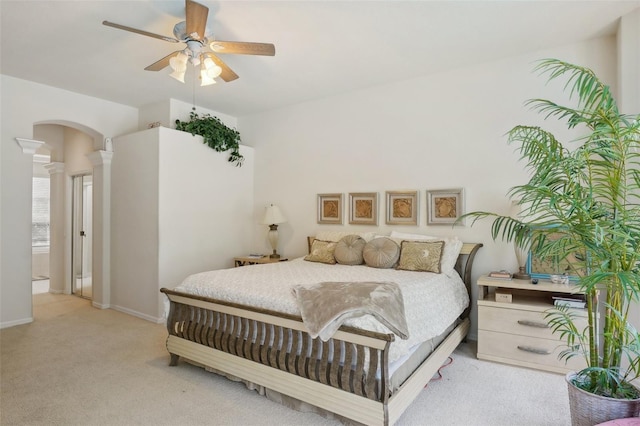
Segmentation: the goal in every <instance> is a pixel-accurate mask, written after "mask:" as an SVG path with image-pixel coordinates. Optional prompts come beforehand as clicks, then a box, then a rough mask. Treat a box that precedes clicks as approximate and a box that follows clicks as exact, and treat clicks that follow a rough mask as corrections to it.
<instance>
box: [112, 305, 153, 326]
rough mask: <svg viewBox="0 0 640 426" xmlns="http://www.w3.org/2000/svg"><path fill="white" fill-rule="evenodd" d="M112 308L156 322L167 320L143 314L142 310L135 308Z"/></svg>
mask: <svg viewBox="0 0 640 426" xmlns="http://www.w3.org/2000/svg"><path fill="white" fill-rule="evenodd" d="M111 309H113V310H116V311H118V312H123V313H125V314H129V315H133V316H134V317H138V318H142V319H143V320H146V321H151V322H154V323H156V324H162V323H164V322H165V318H164V317H162V318H156V317H152V316H151V315H147V314H143V313H141V312H138V311H134V310H133V309H129V308H123V307H122V306H111Z"/></svg>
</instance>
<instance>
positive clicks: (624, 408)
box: [565, 372, 640, 426]
mask: <svg viewBox="0 0 640 426" xmlns="http://www.w3.org/2000/svg"><path fill="white" fill-rule="evenodd" d="M574 376H575V373H573V372H572V373H568V374H567V375H566V376H565V379H566V381H567V387H568V389H569V408H570V410H571V425H572V426H593V425H597V424H599V423H604V422H606V421H609V420H614V419H623V418H627V417H638V416H639V415H640V398H638V399H614V398H606V397H604V396H599V395H595V394H593V393H589V392H586V391H583V390H582V389H579V388H577V387H576V386H575V385H573V383H572V379H573V377H574Z"/></svg>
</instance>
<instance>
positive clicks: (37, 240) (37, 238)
mask: <svg viewBox="0 0 640 426" xmlns="http://www.w3.org/2000/svg"><path fill="white" fill-rule="evenodd" d="M32 206H33V207H32V212H31V245H32V246H33V247H48V246H49V176H47V177H34V178H33V204H32Z"/></svg>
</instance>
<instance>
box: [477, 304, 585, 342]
mask: <svg viewBox="0 0 640 426" xmlns="http://www.w3.org/2000/svg"><path fill="white" fill-rule="evenodd" d="M507 305H508V304H507ZM508 306H513V307H514V308H516V307H517V305H508ZM549 308H550V309H551V307H549ZM575 323H576V326H577V327H578V329H580V330H582V329H583V328H584V327H586V325H587V320H586V318H580V319H576V320H575ZM478 328H479V329H481V330H488V331H497V332H501V333H509V334H518V335H522V336H530V337H538V338H542V339H553V340H558V339H559V338H560V335H559V334H553V332H552V331H551V328H550V327H549V326H548V324H547V320H546V319H545V312H535V311H522V310H518V309H509V308H508V307H505V308H500V307H493V306H480V307H478Z"/></svg>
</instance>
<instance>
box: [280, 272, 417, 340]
mask: <svg viewBox="0 0 640 426" xmlns="http://www.w3.org/2000/svg"><path fill="white" fill-rule="evenodd" d="M293 294H294V295H295V296H296V300H297V302H298V307H299V308H300V313H301V314H302V321H303V322H304V325H305V326H306V327H307V329H308V330H309V334H310V335H311V337H314V338H315V337H318V336H320V339H322V340H323V341H325V342H326V341H327V340H329V338H330V337H331V336H333V334H334V333H335V332H336V331H337V330H338V329H339V328H340V326H341V325H342V323H343V322H344V321H345V320H347V319H349V318H357V317H360V316H362V315H366V314H370V315H373V316H374V317H375V318H376V319H377V320H378V321H380V322H381V323H382V324H384V325H385V326H387V327H388V328H389V329H390V330H391V331H393V332H394V333H395V334H396V335H398V336H400V337H401V338H402V339H405V340H406V339H408V338H409V330H408V327H407V320H406V318H405V315H404V301H403V299H402V292H401V291H400V287H399V286H398V285H397V284H396V283H390V282H322V283H318V284H314V285H312V286H308V287H304V286H294V287H293Z"/></svg>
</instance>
